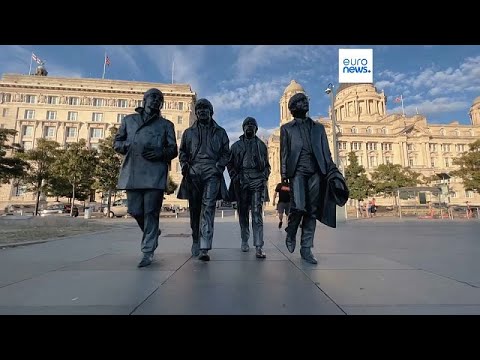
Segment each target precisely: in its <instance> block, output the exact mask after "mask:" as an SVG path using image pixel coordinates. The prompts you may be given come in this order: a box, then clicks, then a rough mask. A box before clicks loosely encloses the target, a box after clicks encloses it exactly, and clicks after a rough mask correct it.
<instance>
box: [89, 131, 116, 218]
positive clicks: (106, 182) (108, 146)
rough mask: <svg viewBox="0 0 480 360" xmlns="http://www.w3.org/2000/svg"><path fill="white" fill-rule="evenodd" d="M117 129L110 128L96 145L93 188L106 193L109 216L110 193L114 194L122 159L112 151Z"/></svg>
mask: <svg viewBox="0 0 480 360" xmlns="http://www.w3.org/2000/svg"><path fill="white" fill-rule="evenodd" d="M117 131H118V129H117V128H116V127H112V128H110V135H109V136H108V137H106V138H105V139H102V140H100V141H99V145H98V164H97V167H96V170H95V175H96V179H97V181H96V184H95V187H96V188H97V189H99V190H101V191H103V192H106V193H107V196H108V198H107V200H108V201H107V210H108V212H107V214H110V207H111V202H112V200H111V199H112V192H115V190H116V188H117V182H118V174H119V171H120V166H121V165H122V158H121V156H120V155H119V154H117V153H116V152H115V150H114V149H113V143H114V141H115V134H116V133H117Z"/></svg>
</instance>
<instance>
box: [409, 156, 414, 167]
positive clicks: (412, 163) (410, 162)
mask: <svg viewBox="0 0 480 360" xmlns="http://www.w3.org/2000/svg"><path fill="white" fill-rule="evenodd" d="M408 166H415V162H414V160H413V158H409V159H408Z"/></svg>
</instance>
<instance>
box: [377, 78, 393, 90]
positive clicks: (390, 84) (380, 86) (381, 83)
mask: <svg viewBox="0 0 480 360" xmlns="http://www.w3.org/2000/svg"><path fill="white" fill-rule="evenodd" d="M394 86H395V84H394V83H393V82H391V81H388V80H382V81H378V82H377V83H375V87H376V88H377V89H380V90H382V89H385V88H388V87H394Z"/></svg>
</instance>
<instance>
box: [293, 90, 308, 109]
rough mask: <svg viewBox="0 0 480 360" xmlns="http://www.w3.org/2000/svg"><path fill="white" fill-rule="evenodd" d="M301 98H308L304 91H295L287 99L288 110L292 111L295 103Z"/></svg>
mask: <svg viewBox="0 0 480 360" xmlns="http://www.w3.org/2000/svg"><path fill="white" fill-rule="evenodd" d="M303 99H308V98H307V95H305V94H304V93H296V94H295V95H293V96H292V97H291V98H290V100H289V101H288V110H290V111H292V110H293V109H294V108H295V104H296V103H297V102H298V101H300V100H303Z"/></svg>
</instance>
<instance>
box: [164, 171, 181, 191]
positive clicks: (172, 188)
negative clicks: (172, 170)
mask: <svg viewBox="0 0 480 360" xmlns="http://www.w3.org/2000/svg"><path fill="white" fill-rule="evenodd" d="M177 187H178V184H177V183H176V182H175V181H173V179H172V177H171V176H170V174H168V181H167V189H166V193H167V195H170V194H173V193H174V192H175V190H177Z"/></svg>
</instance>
